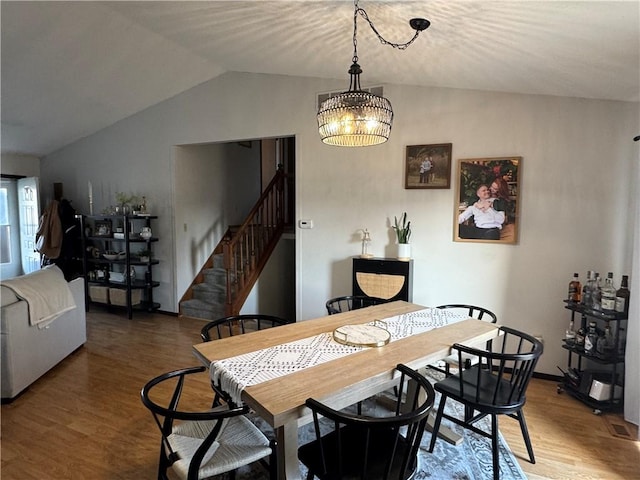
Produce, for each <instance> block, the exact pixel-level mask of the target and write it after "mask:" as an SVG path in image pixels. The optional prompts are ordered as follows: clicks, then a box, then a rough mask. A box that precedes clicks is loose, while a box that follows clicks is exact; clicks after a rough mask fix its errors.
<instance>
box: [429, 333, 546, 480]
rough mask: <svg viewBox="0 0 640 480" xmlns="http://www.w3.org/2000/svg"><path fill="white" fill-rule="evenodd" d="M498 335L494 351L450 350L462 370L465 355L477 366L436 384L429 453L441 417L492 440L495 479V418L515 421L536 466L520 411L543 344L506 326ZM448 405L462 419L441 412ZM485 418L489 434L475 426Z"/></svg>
mask: <svg viewBox="0 0 640 480" xmlns="http://www.w3.org/2000/svg"><path fill="white" fill-rule="evenodd" d="M500 333H501V335H500V336H499V337H498V338H496V339H494V340H493V345H492V348H493V351H488V350H481V349H476V348H471V347H467V346H464V345H461V344H458V343H456V344H454V346H453V348H454V350H456V351H457V355H458V361H459V362H460V364H461V365H462V364H463V363H464V361H463V354H467V355H471V356H473V357H476V360H477V361H476V362H475V364H474V366H472V367H470V368H464V369H462V370H461V371H459V372H458V373H457V374H455V375H451V376H449V377H446V378H445V379H444V380H442V381H440V382H437V383H436V384H435V385H434V388H435V390H436V391H437V392H440V394H441V397H440V404H439V406H438V412H437V414H436V419H435V422H434V425H433V432H432V434H431V435H432V436H431V443H430V444H429V452H433V448H434V446H435V442H436V439H437V438H438V430H439V429H440V423H441V422H442V419H443V418H446V419H447V420H449V421H451V422H453V423H455V424H457V425H460V426H462V427H464V428H467V429H469V430H472V431H473V432H475V433H477V434H479V435H481V436H484V437H487V438H490V439H491V451H492V456H493V478H494V479H495V480H497V479H498V478H499V476H500V468H499V456H498V433H499V432H498V415H507V416H509V417H512V418H515V419H517V420H518V422H519V423H520V429H521V430H522V437H523V439H524V443H525V445H526V447H527V452H528V453H529V460H530V461H531V463H535V456H534V454H533V447H532V445H531V439H530V438H529V431H528V429H527V423H526V421H525V419H524V412H523V411H522V408H523V407H524V405H525V402H526V395H525V394H526V391H527V387H528V386H529V381H530V380H531V377H532V375H533V371H534V369H535V366H536V363H537V362H538V359H539V358H540V355H542V351H543V346H542V342H540V341H539V340H538V339H536V338H535V337H533V336H531V335H528V334H526V333H523V332H520V331H518V330H514V329H513V328H509V327H500ZM448 400H454V401H456V402H460V403H462V404H463V405H464V418H463V419H460V418H457V417H455V416H453V415H449V414H448V413H445V411H444V408H445V404H446V402H447V401H448ZM476 412H478V413H477V414H476ZM486 416H490V417H491V424H490V425H491V428H490V431H489V432H487V431H486V430H483V429H481V428H479V427H477V426H476V425H475V424H476V423H477V422H478V421H479V420H480V419H482V418H484V417H486Z"/></svg>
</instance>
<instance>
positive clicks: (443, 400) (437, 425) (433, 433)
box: [429, 395, 447, 453]
mask: <svg viewBox="0 0 640 480" xmlns="http://www.w3.org/2000/svg"><path fill="white" fill-rule="evenodd" d="M446 401H447V397H446V395H441V396H440V405H438V413H437V414H436V420H435V422H434V423H433V429H431V442H430V443H429V453H433V447H435V446H436V439H437V438H438V430H440V422H442V414H443V413H444V404H445V403H446Z"/></svg>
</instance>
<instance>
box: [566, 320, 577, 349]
mask: <svg viewBox="0 0 640 480" xmlns="http://www.w3.org/2000/svg"><path fill="white" fill-rule="evenodd" d="M564 339H565V340H566V341H567V343H569V344H573V343H574V342H575V341H576V330H575V326H574V324H573V318H572V319H571V320H570V321H569V327H568V328H567V329H566V330H565V332H564Z"/></svg>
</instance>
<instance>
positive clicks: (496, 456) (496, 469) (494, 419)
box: [491, 413, 500, 480]
mask: <svg viewBox="0 0 640 480" xmlns="http://www.w3.org/2000/svg"><path fill="white" fill-rule="evenodd" d="M491 454H492V457H493V480H499V479H500V451H499V450H498V415H496V414H495V413H494V414H492V415H491Z"/></svg>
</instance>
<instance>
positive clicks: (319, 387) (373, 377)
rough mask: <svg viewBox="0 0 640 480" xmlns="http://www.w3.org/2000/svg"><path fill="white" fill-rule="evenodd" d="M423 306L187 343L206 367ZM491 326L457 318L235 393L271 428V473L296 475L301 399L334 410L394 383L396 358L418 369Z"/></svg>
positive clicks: (304, 416)
mask: <svg viewBox="0 0 640 480" xmlns="http://www.w3.org/2000/svg"><path fill="white" fill-rule="evenodd" d="M424 308H426V307H423V306H421V305H416V304H413V303H408V302H405V301H395V302H390V303H385V304H381V305H376V306H372V307H367V308H363V309H358V310H353V311H350V312H344V313H340V314H336V315H329V316H325V317H320V318H317V319H313V320H304V321H301V322H296V323H292V324H288V325H283V326H280V327H277V328H269V329H265V330H260V331H256V332H251V333H246V334H244V335H236V336H232V337H228V338H224V339H221V340H215V341H212V342H205V343H199V344H197V345H194V346H193V353H194V355H195V356H196V357H197V358H198V359H199V360H200V361H201V362H202V363H203V364H205V365H207V366H209V365H210V364H211V362H214V361H218V360H224V359H227V358H230V357H235V356H237V355H241V354H245V353H250V352H255V351H257V350H261V349H264V348H268V347H274V346H278V345H282V344H285V343H289V342H293V341H296V340H300V339H304V338H308V337H312V336H314V335H319V334H322V333H327V332H332V331H333V330H334V329H336V328H338V327H341V326H344V325H355V324H365V323H369V322H373V321H375V320H384V319H386V318H391V317H394V316H397V315H402V314H406V313H411V312H416V311H418V310H422V309H424ZM498 328H499V327H498V326H497V325H495V324H491V323H488V322H483V321H481V320H476V319H472V318H470V319H466V320H461V321H458V322H456V323H452V324H450V325H446V326H443V327H439V328H435V329H433V330H429V331H426V332H423V333H418V334H415V335H412V336H409V337H406V338H402V339H399V340H396V341H393V342H391V343H388V344H386V345H384V346H381V347H376V348H366V349H363V350H361V351H359V352H356V353H352V354H350V355H347V356H345V357H342V358H338V359H335V360H330V361H328V362H325V363H321V364H319V365H315V366H312V367H309V368H305V369H303V370H299V371H296V372H294V373H289V374H287V375H284V376H281V377H278V378H275V379H272V380H268V381H265V382H263V383H259V384H257V385H250V386H247V387H246V388H245V389H244V390H243V391H242V397H241V398H242V401H244V402H245V403H246V404H247V405H248V406H249V407H250V408H252V409H253V410H254V411H255V412H256V413H257V414H258V415H259V416H260V417H262V418H263V419H264V420H265V421H266V422H268V423H269V424H270V425H271V426H272V427H273V428H274V429H275V432H276V439H277V442H278V464H279V465H278V471H279V475H278V478H282V479H287V480H292V479H299V478H300V468H299V463H298V456H297V455H298V427H299V426H301V425H304V424H306V423H309V422H310V421H311V419H312V417H311V412H310V410H309V409H308V408H306V407H305V401H306V400H307V399H308V398H315V399H316V400H319V401H321V402H323V403H326V404H328V405H330V406H332V407H333V408H336V409H340V408H344V407H347V406H349V405H353V404H354V403H356V402H358V401H361V400H364V399H366V398H369V397H370V396H372V395H375V394H377V393H380V392H382V391H384V390H386V389H388V388H391V387H393V386H394V384H395V383H396V381H397V379H394V378H393V372H394V369H395V367H396V365H397V364H399V363H403V364H405V365H407V366H409V367H410V368H414V369H419V368H422V367H425V366H426V365H428V364H431V363H435V362H436V361H438V360H440V359H442V358H445V357H447V356H448V355H450V354H451V346H452V345H453V344H454V343H464V344H467V345H477V344H481V343H483V342H486V341H488V340H490V339H492V338H495V337H496V336H498V334H499V331H498Z"/></svg>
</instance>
